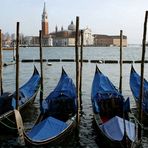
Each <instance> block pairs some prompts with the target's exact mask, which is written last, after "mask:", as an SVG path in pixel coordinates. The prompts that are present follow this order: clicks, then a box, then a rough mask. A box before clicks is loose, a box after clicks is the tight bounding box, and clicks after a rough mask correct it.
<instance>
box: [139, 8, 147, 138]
mask: <svg viewBox="0 0 148 148" xmlns="http://www.w3.org/2000/svg"><path fill="white" fill-rule="evenodd" d="M147 17H148V11H146V13H145V21H144V31H143V40H142V58H141V85H140V94H139V98H140V100H139V122H140V123H142V122H143V121H142V116H143V113H142V102H143V97H144V95H143V93H144V90H143V89H144V86H143V85H144V59H145V49H146V47H145V46H146V32H147ZM141 130H142V128H141V125H139V124H138V140H141V137H142V134H141Z"/></svg>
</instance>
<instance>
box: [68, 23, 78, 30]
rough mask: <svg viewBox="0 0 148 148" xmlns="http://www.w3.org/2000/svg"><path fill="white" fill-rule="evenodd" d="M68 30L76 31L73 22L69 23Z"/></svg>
mask: <svg viewBox="0 0 148 148" xmlns="http://www.w3.org/2000/svg"><path fill="white" fill-rule="evenodd" d="M68 30H72V31H74V30H76V26H75V25H74V24H73V21H71V24H70V25H69V26H68Z"/></svg>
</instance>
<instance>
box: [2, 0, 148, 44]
mask: <svg viewBox="0 0 148 148" xmlns="http://www.w3.org/2000/svg"><path fill="white" fill-rule="evenodd" d="M44 2H46V9H47V12H48V21H49V31H50V32H52V31H54V30H55V26H56V25H57V26H58V28H59V29H60V28H61V27H62V26H63V28H64V29H67V26H68V25H69V24H70V22H71V21H72V20H73V21H74V23H75V20H76V16H79V18H80V28H81V29H82V28H85V27H89V28H91V30H92V33H97V34H108V35H118V34H119V33H120V30H123V33H124V35H127V37H128V43H129V44H138V43H141V42H142V36H143V23H144V17H145V11H146V10H148V0H73V1H72V0H53V1H51V0H2V1H1V2H0V3H1V9H0V12H1V13H0V19H1V21H0V29H2V32H4V33H6V32H9V33H14V32H15V28H16V22H17V21H18V22H20V31H21V32H22V33H23V34H24V35H38V32H39V30H40V29H41V15H42V11H43V5H44Z"/></svg>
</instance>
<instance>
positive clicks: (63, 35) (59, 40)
mask: <svg viewBox="0 0 148 148" xmlns="http://www.w3.org/2000/svg"><path fill="white" fill-rule="evenodd" d="M75 33H76V26H75V25H74V23H73V21H71V24H70V25H68V28H67V29H66V30H64V29H63V27H61V30H59V31H58V27H57V26H56V28H55V32H52V33H51V36H52V38H53V46H75ZM79 35H80V32H79ZM79 39H80V38H79ZM83 40H84V45H85V46H92V45H93V36H92V33H91V30H90V29H89V28H86V29H83ZM79 42H80V41H79Z"/></svg>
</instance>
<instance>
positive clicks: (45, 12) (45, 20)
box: [42, 2, 48, 22]
mask: <svg viewBox="0 0 148 148" xmlns="http://www.w3.org/2000/svg"><path fill="white" fill-rule="evenodd" d="M42 22H48V15H47V11H46V3H45V2H44V8H43V14H42Z"/></svg>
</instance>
